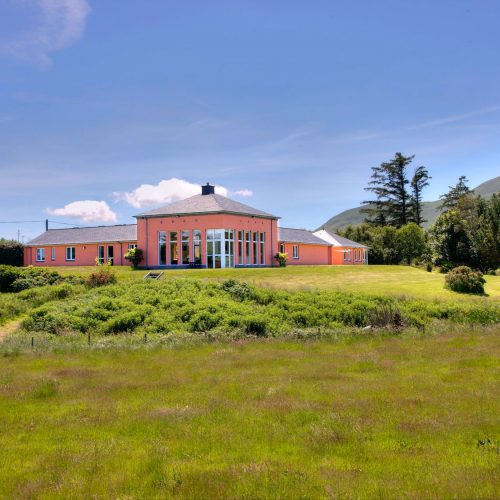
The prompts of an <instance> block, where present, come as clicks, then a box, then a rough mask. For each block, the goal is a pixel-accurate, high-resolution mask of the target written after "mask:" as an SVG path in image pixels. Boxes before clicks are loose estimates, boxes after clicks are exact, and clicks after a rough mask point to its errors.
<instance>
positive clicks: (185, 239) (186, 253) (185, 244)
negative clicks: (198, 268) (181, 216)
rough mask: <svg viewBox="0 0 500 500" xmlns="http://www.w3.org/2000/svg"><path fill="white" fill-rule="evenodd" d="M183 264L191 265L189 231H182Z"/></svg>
mask: <svg viewBox="0 0 500 500" xmlns="http://www.w3.org/2000/svg"><path fill="white" fill-rule="evenodd" d="M181 249H182V263H183V264H189V231H181Z"/></svg>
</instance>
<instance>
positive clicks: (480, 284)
mask: <svg viewBox="0 0 500 500" xmlns="http://www.w3.org/2000/svg"><path fill="white" fill-rule="evenodd" d="M484 283H486V281H485V279H484V278H483V275H482V274H481V273H480V272H479V271H473V270H472V269H471V268H470V267H467V266H459V267H455V269H452V270H451V271H450V272H449V273H448V274H447V275H446V278H445V287H446V288H449V289H450V290H453V291H454V292H459V293H475V294H483V293H484Z"/></svg>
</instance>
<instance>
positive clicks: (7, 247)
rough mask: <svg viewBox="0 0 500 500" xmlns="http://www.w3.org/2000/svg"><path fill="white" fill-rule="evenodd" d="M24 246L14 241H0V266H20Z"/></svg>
mask: <svg viewBox="0 0 500 500" xmlns="http://www.w3.org/2000/svg"><path fill="white" fill-rule="evenodd" d="M23 263H24V245H23V244H22V243H19V242H18V241H14V240H6V239H3V238H1V239H0V265H2V264H3V265H7V266H18V267H20V266H22V265H23Z"/></svg>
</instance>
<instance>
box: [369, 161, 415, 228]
mask: <svg viewBox="0 0 500 500" xmlns="http://www.w3.org/2000/svg"><path fill="white" fill-rule="evenodd" d="M413 158H414V156H403V155H402V154H401V153H396V154H395V156H394V158H393V159H392V160H390V161H388V162H384V163H382V164H380V165H379V166H377V167H372V180H371V181H370V182H369V186H368V187H367V188H365V191H371V192H372V193H374V194H375V200H369V201H364V202H363V204H365V205H369V206H368V207H367V208H364V209H362V211H363V212H364V213H366V214H367V218H366V222H368V223H370V224H372V225H383V224H388V225H391V226H395V227H401V226H404V225H405V224H406V223H407V222H408V220H409V200H410V195H409V193H408V189H407V186H408V184H409V180H408V177H407V168H408V165H410V163H411V162H412V161H413Z"/></svg>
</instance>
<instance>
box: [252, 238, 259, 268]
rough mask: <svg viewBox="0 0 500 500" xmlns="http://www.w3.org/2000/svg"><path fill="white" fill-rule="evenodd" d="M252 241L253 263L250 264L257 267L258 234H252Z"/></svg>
mask: <svg viewBox="0 0 500 500" xmlns="http://www.w3.org/2000/svg"><path fill="white" fill-rule="evenodd" d="M252 240H253V241H252V242H253V247H252V250H253V252H252V253H253V261H252V262H253V264H254V265H257V264H258V263H259V233H257V232H254V233H253V238H252Z"/></svg>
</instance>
